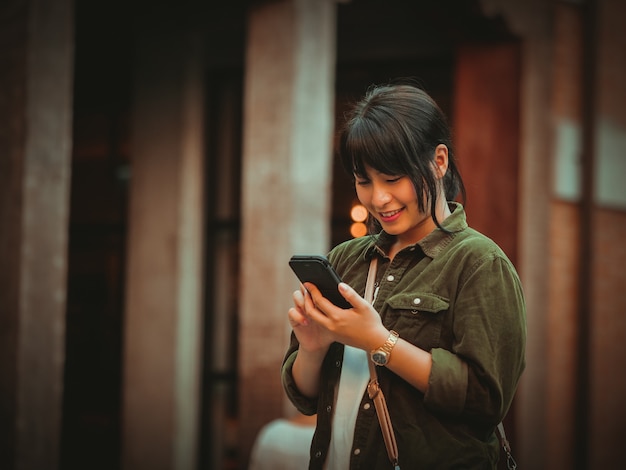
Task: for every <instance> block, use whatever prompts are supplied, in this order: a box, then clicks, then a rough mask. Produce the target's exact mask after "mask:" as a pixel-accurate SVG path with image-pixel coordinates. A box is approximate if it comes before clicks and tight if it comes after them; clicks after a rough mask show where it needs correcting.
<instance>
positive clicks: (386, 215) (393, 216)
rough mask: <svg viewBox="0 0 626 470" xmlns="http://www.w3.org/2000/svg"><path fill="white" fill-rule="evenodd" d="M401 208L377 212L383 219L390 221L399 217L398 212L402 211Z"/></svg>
mask: <svg viewBox="0 0 626 470" xmlns="http://www.w3.org/2000/svg"><path fill="white" fill-rule="evenodd" d="M402 210H403V209H396V210H395V211H388V212H379V213H378V214H379V215H380V218H381V219H382V220H383V221H385V222H392V221H394V220H396V219H397V218H398V217H399V215H400V212H402Z"/></svg>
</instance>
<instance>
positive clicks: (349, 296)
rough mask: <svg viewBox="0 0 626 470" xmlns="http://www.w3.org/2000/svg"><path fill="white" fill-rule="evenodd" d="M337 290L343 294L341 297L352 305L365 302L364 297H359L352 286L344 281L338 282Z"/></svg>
mask: <svg viewBox="0 0 626 470" xmlns="http://www.w3.org/2000/svg"><path fill="white" fill-rule="evenodd" d="M339 292H340V293H341V295H343V298H344V299H346V300H347V301H348V302H350V305H352V306H353V307H358V306H360V305H361V304H363V303H367V302H365V299H364V298H363V297H361V296H360V295H359V294H358V293H357V292H356V291H355V290H354V289H353V288H352V287H350V286H349V285H348V284H346V283H345V282H340V283H339Z"/></svg>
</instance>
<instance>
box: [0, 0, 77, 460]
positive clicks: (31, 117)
mask: <svg viewBox="0 0 626 470" xmlns="http://www.w3.org/2000/svg"><path fill="white" fill-rule="evenodd" d="M72 15H73V9H72V6H71V2H70V1H67V0H59V1H54V2H53V1H45V0H30V1H26V2H4V3H3V4H2V7H0V44H1V46H0V90H1V91H0V121H1V122H2V123H3V124H2V126H0V467H2V468H3V469H33V470H38V469H41V468H47V469H52V470H54V469H56V468H58V464H59V454H60V452H59V448H60V446H59V443H60V430H61V408H62V407H61V404H62V393H63V366H64V357H65V342H64V341H65V306H66V296H65V291H66V289H65V287H66V274H67V239H68V212H69V190H70V168H71V139H72V127H71V115H72V75H73V61H72V55H73V21H72Z"/></svg>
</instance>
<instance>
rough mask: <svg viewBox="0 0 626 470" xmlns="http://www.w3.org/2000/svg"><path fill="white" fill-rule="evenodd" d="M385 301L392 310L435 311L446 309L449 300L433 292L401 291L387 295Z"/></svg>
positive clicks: (448, 305)
mask: <svg viewBox="0 0 626 470" xmlns="http://www.w3.org/2000/svg"><path fill="white" fill-rule="evenodd" d="M387 303H388V304H389V306H390V307H391V308H392V309H394V310H411V311H415V310H417V311H421V312H429V313H437V312H442V311H445V310H448V308H449V307H450V301H449V300H448V299H445V298H443V297H439V296H438V295H435V294H426V293H420V292H413V293H403V294H397V295H393V296H391V297H389V298H388V299H387Z"/></svg>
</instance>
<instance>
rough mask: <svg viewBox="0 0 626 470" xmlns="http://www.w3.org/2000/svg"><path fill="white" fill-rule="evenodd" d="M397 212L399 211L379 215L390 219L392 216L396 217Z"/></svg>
mask: <svg viewBox="0 0 626 470" xmlns="http://www.w3.org/2000/svg"><path fill="white" fill-rule="evenodd" d="M398 212H400V209H398V210H395V211H392V212H381V213H380V215H382V216H383V217H391V216H393V215H396V214H397V213H398Z"/></svg>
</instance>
